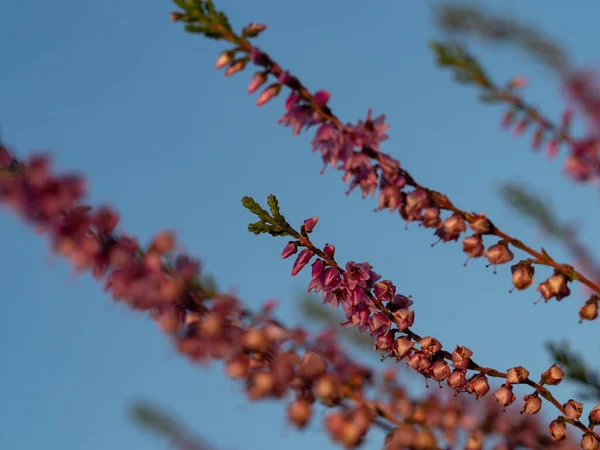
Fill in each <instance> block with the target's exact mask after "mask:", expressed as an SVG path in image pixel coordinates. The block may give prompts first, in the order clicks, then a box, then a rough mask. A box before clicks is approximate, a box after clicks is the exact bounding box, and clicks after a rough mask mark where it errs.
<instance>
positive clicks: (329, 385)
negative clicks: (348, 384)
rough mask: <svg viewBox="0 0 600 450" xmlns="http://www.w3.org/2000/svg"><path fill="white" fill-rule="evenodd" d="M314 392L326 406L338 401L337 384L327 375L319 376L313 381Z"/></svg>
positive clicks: (338, 389)
mask: <svg viewBox="0 0 600 450" xmlns="http://www.w3.org/2000/svg"><path fill="white" fill-rule="evenodd" d="M314 392H315V395H316V396H317V398H318V399H319V400H321V402H323V404H325V405H327V406H333V405H335V404H337V403H338V402H339V401H340V388H339V385H338V383H337V382H336V381H335V380H334V379H333V378H332V377H331V376H329V375H324V376H322V377H319V379H318V380H317V381H316V382H315V389H314Z"/></svg>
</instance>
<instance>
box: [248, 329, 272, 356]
mask: <svg viewBox="0 0 600 450" xmlns="http://www.w3.org/2000/svg"><path fill="white" fill-rule="evenodd" d="M242 342H243V344H244V347H245V348H246V349H247V350H250V351H254V352H259V351H263V350H265V349H266V348H267V346H268V345H269V339H268V338H267V335H266V333H265V331H264V330H263V329H262V328H250V329H249V330H248V331H246V334H244V338H243V341H242Z"/></svg>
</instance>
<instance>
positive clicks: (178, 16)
mask: <svg viewBox="0 0 600 450" xmlns="http://www.w3.org/2000/svg"><path fill="white" fill-rule="evenodd" d="M170 17H171V21H173V22H179V21H180V20H181V19H183V18H184V17H185V16H184V15H183V14H181V13H179V12H172V13H171V16H170Z"/></svg>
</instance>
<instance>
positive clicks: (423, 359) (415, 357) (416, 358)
mask: <svg viewBox="0 0 600 450" xmlns="http://www.w3.org/2000/svg"><path fill="white" fill-rule="evenodd" d="M406 362H407V363H408V365H409V366H410V367H412V368H413V369H415V370H416V371H418V372H424V371H426V370H427V369H429V367H430V366H431V359H429V358H428V357H427V355H426V354H425V353H423V352H420V351H417V352H414V353H413V354H411V355H410V356H407V357H406Z"/></svg>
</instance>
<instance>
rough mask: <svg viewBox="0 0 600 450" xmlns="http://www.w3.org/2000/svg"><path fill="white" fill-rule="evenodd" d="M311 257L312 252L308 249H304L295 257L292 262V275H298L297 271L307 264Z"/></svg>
mask: <svg viewBox="0 0 600 450" xmlns="http://www.w3.org/2000/svg"><path fill="white" fill-rule="evenodd" d="M312 257H313V252H311V251H310V250H309V249H304V250H302V251H301V252H300V254H299V255H298V258H296V262H294V266H293V267H292V276H293V277H294V276H296V275H298V273H299V272H300V271H301V270H302V269H303V268H304V266H306V264H308V262H309V261H310V259H311V258H312Z"/></svg>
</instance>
